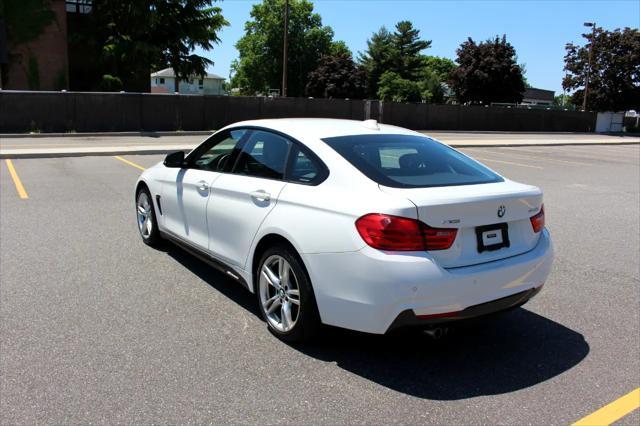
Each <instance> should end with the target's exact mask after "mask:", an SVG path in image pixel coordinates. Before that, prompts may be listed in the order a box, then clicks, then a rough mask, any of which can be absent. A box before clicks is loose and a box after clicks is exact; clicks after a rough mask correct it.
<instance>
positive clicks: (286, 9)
mask: <svg viewBox="0 0 640 426" xmlns="http://www.w3.org/2000/svg"><path fill="white" fill-rule="evenodd" d="M288 39H289V0H285V2H284V42H283V47H282V96H283V97H287V45H288V43H289V40H288Z"/></svg>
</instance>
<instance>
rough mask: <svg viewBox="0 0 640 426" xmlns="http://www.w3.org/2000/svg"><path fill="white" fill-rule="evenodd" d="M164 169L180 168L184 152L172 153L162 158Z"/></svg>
mask: <svg viewBox="0 0 640 426" xmlns="http://www.w3.org/2000/svg"><path fill="white" fill-rule="evenodd" d="M164 166H165V167H176V168H182V167H183V166H184V152H183V151H177V152H172V153H171V154H169V155H167V156H166V157H165V158H164Z"/></svg>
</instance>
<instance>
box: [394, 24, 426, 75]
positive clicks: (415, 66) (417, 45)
mask: <svg viewBox="0 0 640 426" xmlns="http://www.w3.org/2000/svg"><path fill="white" fill-rule="evenodd" d="M393 46H394V54H395V55H396V57H395V63H396V66H395V70H394V71H395V72H397V73H398V74H400V76H401V77H402V78H404V79H406V80H416V79H417V78H419V76H420V71H421V70H422V68H423V63H424V59H423V57H422V55H420V52H422V51H423V50H425V49H428V48H429V47H431V40H421V39H420V30H418V29H416V28H413V24H412V23H411V22H409V21H400V22H398V23H397V24H396V30H395V32H394V33H393Z"/></svg>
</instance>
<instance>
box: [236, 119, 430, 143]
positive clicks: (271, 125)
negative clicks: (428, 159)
mask: <svg viewBox="0 0 640 426" xmlns="http://www.w3.org/2000/svg"><path fill="white" fill-rule="evenodd" d="M242 126H256V127H265V128H268V129H272V130H276V131H279V132H282V133H285V134H288V135H291V136H293V137H295V138H300V139H306V138H309V137H311V138H317V139H324V138H330V137H337V136H348V135H367V134H382V133H386V134H409V135H420V134H419V133H417V132H414V131H412V130H408V129H405V128H402V127H397V126H391V125H388V124H380V123H377V125H376V123H375V122H374V120H366V121H359V120H342V119H335V118H274V119H262V120H248V121H241V122H238V123H234V124H232V125H230V126H227V127H242Z"/></svg>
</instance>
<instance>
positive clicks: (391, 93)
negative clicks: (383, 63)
mask: <svg viewBox="0 0 640 426" xmlns="http://www.w3.org/2000/svg"><path fill="white" fill-rule="evenodd" d="M377 95H378V98H379V99H380V100H382V101H392V102H419V101H420V100H421V99H422V94H421V90H420V85H419V84H418V83H417V82H416V81H412V80H408V79H406V78H402V76H401V75H400V74H398V73H397V72H394V71H386V72H385V73H383V74H382V76H381V77H380V81H379V83H378V93H377Z"/></svg>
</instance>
